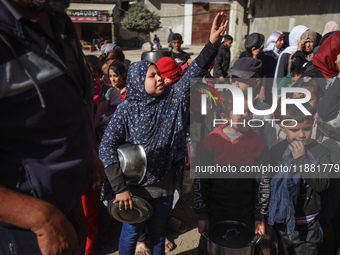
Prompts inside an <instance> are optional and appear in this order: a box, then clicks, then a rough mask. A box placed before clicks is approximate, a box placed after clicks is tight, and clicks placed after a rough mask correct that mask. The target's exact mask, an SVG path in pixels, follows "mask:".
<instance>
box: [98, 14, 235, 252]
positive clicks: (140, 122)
mask: <svg viewBox="0 0 340 255" xmlns="http://www.w3.org/2000/svg"><path fill="white" fill-rule="evenodd" d="M227 23H228V22H227V21H226V15H225V14H224V13H223V12H222V13H218V14H217V15H216V17H215V19H214V22H213V24H212V28H211V32H210V40H209V42H208V43H207V45H206V46H205V47H204V49H203V50H202V52H201V53H200V55H199V56H198V57H197V59H196V60H195V61H193V63H192V64H191V65H190V67H189V69H188V70H187V72H186V73H185V75H184V76H183V77H182V78H181V80H180V81H179V82H177V83H176V84H175V85H173V86H171V87H167V88H165V86H164V80H163V79H162V77H161V76H160V72H159V70H158V69H157V67H156V66H155V65H154V64H152V63H150V62H149V61H139V62H137V63H135V64H133V65H132V66H131V67H130V69H129V73H128V78H127V87H126V100H125V101H124V102H123V103H122V104H121V106H120V107H118V109H117V111H116V112H115V115H114V117H113V118H112V120H111V122H110V124H109V126H108V128H107V129H106V131H105V134H104V137H103V140H102V143H101V146H100V157H101V160H102V161H103V163H104V165H105V173H106V175H107V177H108V180H109V182H110V184H111V186H112V189H113V191H114V193H115V194H116V198H115V200H114V202H115V203H119V209H125V210H128V208H131V209H132V207H133V203H132V198H131V194H130V190H129V187H128V186H127V185H126V183H125V181H124V176H123V173H122V170H121V168H120V166H119V160H118V155H117V147H119V146H120V145H121V144H123V143H126V142H129V143H133V144H140V145H142V146H143V147H144V150H145V152H146V155H147V173H146V182H145V183H144V184H143V185H142V186H141V187H140V189H139V190H138V193H137V194H138V196H141V197H143V198H144V199H146V200H147V201H149V202H150V204H151V205H152V207H153V215H152V216H151V218H150V219H149V220H148V221H147V226H148V231H149V236H150V250H151V253H152V254H155V255H157V254H164V249H165V246H164V240H165V230H166V221H167V217H168V215H169V212H170V210H171V206H172V203H173V198H174V195H173V194H174V193H175V194H176V193H177V192H179V191H180V186H181V183H182V178H183V167H181V166H184V156H185V148H186V147H185V138H186V121H185V120H186V117H187V114H188V105H189V87H190V86H189V84H190V82H189V79H191V78H194V77H202V76H203V75H204V74H205V73H206V71H207V69H208V68H209V66H210V64H211V63H212V61H213V59H214V58H215V57H216V55H217V52H218V46H219V45H220V43H221V39H222V37H223V35H224V32H225V29H226V27H227ZM171 180H172V181H171ZM132 195H133V194H132ZM144 225H145V222H142V223H139V224H127V223H124V224H123V227H122V232H121V236H120V241H119V253H120V254H134V252H135V247H136V242H137V239H138V236H139V234H140V232H141V231H142V229H143V227H144Z"/></svg>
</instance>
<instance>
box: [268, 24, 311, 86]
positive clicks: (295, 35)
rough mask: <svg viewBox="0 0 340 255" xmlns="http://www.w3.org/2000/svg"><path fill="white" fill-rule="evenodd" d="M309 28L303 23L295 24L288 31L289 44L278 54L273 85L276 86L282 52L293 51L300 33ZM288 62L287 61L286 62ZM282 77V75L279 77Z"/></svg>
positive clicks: (299, 38)
mask: <svg viewBox="0 0 340 255" xmlns="http://www.w3.org/2000/svg"><path fill="white" fill-rule="evenodd" d="M308 29H309V28H308V27H306V26H303V25H298V26H295V27H294V28H293V29H292V31H290V33H289V46H288V47H287V48H285V49H284V51H282V53H281V54H280V56H279V59H278V61H277V65H276V69H275V75H274V84H273V86H277V85H278V84H277V83H276V79H277V72H278V70H279V65H280V60H281V57H282V55H283V54H285V53H288V54H289V55H290V54H292V53H293V52H295V51H296V50H297V48H298V44H299V42H300V40H301V35H302V34H303V33H304V32H306V31H307V30H308ZM287 64H288V63H287ZM280 78H282V77H280Z"/></svg>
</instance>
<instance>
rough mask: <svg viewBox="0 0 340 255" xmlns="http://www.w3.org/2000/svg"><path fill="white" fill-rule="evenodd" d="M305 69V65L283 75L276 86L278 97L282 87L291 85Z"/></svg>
mask: <svg viewBox="0 0 340 255" xmlns="http://www.w3.org/2000/svg"><path fill="white" fill-rule="evenodd" d="M305 71H306V68H305V67H300V68H296V69H294V71H293V72H291V73H290V74H288V75H286V76H285V77H283V78H282V80H281V82H280V84H279V87H278V88H277V95H278V97H279V98H280V97H281V90H282V88H285V87H291V86H293V85H294V84H295V82H296V81H297V80H298V79H299V78H300V77H301V76H302V75H303V73H304V72H305Z"/></svg>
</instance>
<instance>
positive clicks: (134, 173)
mask: <svg viewBox="0 0 340 255" xmlns="http://www.w3.org/2000/svg"><path fill="white" fill-rule="evenodd" d="M117 152H118V159H119V165H120V167H121V169H122V172H123V174H124V176H125V180H126V183H127V184H128V185H138V184H140V183H141V182H142V181H143V180H144V177H145V174H146V169H147V158H146V153H145V150H144V148H143V146H141V145H139V144H131V143H124V144H123V145H121V146H119V147H118V148H117Z"/></svg>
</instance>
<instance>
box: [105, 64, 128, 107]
mask: <svg viewBox="0 0 340 255" xmlns="http://www.w3.org/2000/svg"><path fill="white" fill-rule="evenodd" d="M108 76H109V79H110V82H111V84H110V86H113V87H115V88H116V89H118V91H119V93H120V94H121V96H122V98H123V99H124V100H125V98H126V68H125V65H124V64H122V63H121V62H119V61H114V62H112V63H111V64H110V66H109V69H108Z"/></svg>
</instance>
